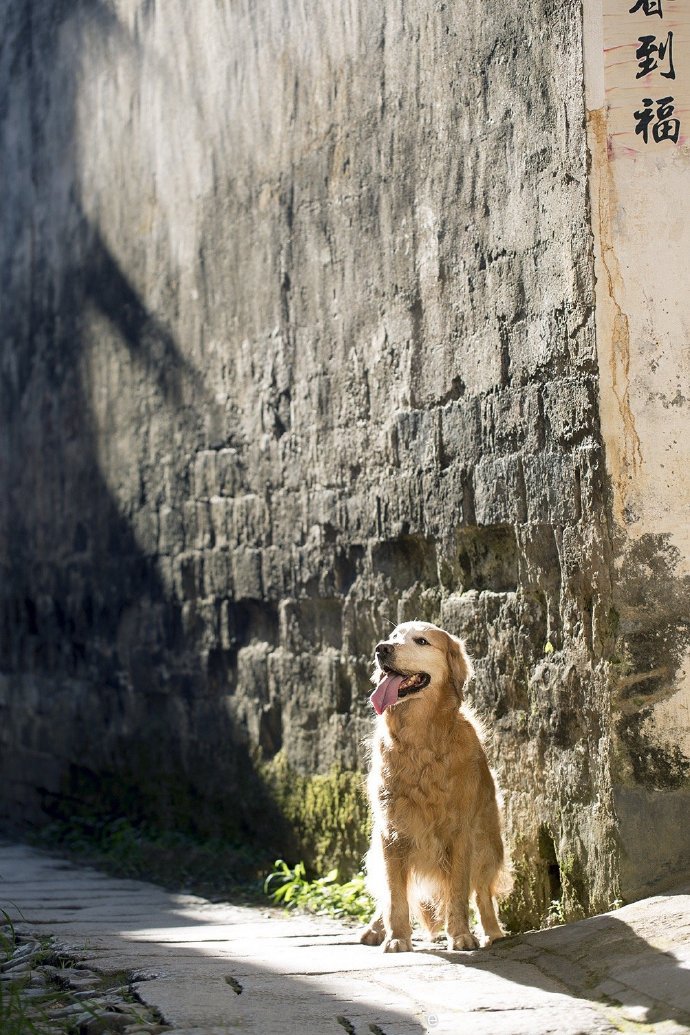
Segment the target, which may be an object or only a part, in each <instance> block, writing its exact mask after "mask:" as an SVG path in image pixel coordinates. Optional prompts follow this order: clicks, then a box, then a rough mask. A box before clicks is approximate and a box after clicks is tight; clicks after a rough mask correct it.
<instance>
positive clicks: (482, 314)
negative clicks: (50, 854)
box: [0, 0, 617, 917]
mask: <svg viewBox="0 0 690 1035" xmlns="http://www.w3.org/2000/svg"><path fill="white" fill-rule="evenodd" d="M2 8H3V24H5V25H6V30H5V33H4V35H3V39H2V42H1V43H0V46H1V47H2V53H1V56H0V84H1V86H2V96H3V97H4V98H5V103H4V105H3V107H2V110H1V111H0V132H1V133H2V149H3V155H4V159H3V171H4V175H5V188H4V192H3V196H4V204H3V206H2V210H1V212H0V219H1V220H2V226H1V227H0V231H1V234H0V240H1V241H2V246H1V255H0V261H1V262H2V277H3V294H2V299H1V300H0V304H1V305H2V328H3V350H2V382H1V392H2V396H1V407H2V414H3V422H2V443H1V449H0V463H1V464H2V471H1V473H2V479H3V484H5V485H6V486H8V490H7V491H6V492H4V493H3V496H2V500H1V501H0V521H1V522H2V524H1V525H0V528H1V530H2V565H3V569H2V574H3V579H2V593H3V603H2V607H3V611H2V615H3V619H2V627H1V628H2V673H3V674H2V676H1V677H0V731H1V732H0V737H1V738H2V756H1V757H2V763H1V764H2V786H3V799H4V803H3V804H4V808H5V810H6V812H7V813H8V814H10V815H12V816H13V817H14V818H15V819H16V818H17V817H18V816H24V817H31V818H32V819H33V820H35V821H39V820H40V817H41V816H42V815H43V814H44V813H45V811H46V810H48V811H50V810H51V809H52V808H54V807H55V803H56V801H59V800H60V798H61V797H63V798H64V796H69V795H75V794H80V793H83V788H84V787H85V786H87V785H88V784H89V782H90V781H93V782H95V783H96V784H97V785H99V781H102V780H103V778H104V776H108V775H109V776H110V777H112V775H113V774H119V775H118V777H117V779H116V780H115V781H114V782H113V781H111V785H114V786H116V787H119V788H120V789H121V790H122V788H125V789H127V791H128V793H131V794H132V795H134V796H135V797H136V798H137V801H138V806H139V807H141V808H143V809H144V810H146V811H147V812H148V813H149V814H152V815H154V816H156V817H157V818H159V819H160V818H161V817H162V818H163V819H166V817H167V819H168V821H170V820H171V819H172V820H175V821H180V820H179V817H180V815H181V813H182V812H183V811H184V810H186V813H185V814H186V815H189V814H193V815H194V817H195V821H196V822H197V824H198V826H199V827H200V828H201V829H205V830H218V829H226V830H231V829H236V828H239V829H248V828H250V827H251V825H252V823H253V822H254V819H253V815H252V810H251V808H249V807H248V806H247V807H245V803H246V802H247V801H249V798H248V797H247V795H246V794H245V791H243V792H242V795H241V796H238V794H237V792H236V788H237V787H238V786H242V787H245V786H246V784H247V779H246V778H247V773H248V772H249V771H250V770H251V767H252V764H253V762H252V759H253V758H255V757H256V753H257V752H259V754H261V755H262V756H263V757H264V758H265V759H270V758H272V757H274V756H275V755H276V754H277V753H278V752H279V751H283V752H284V753H286V754H287V757H288V760H289V762H290V763H291V764H293V765H294V766H295V767H297V768H298V769H300V770H301V771H303V772H305V773H313V772H324V771H326V770H327V769H328V768H329V767H330V766H331V765H332V764H333V763H337V764H338V765H339V766H343V767H345V768H357V767H362V766H364V765H365V752H364V748H363V739H364V738H365V736H366V734H367V731H368V729H369V723H370V714H369V708H368V705H367V693H368V676H369V671H370V658H371V654H372V648H373V646H374V644H375V643H376V641H377V640H378V639H379V638H380V637H381V635H382V634H383V633H385V630H386V629H387V628H388V627H389V622H393V623H395V622H397V621H398V620H401V619H404V618H412V617H420V618H425V619H431V620H434V621H438V622H440V623H441V624H442V625H444V626H446V627H447V628H449V629H450V630H451V631H452V632H454V633H458V634H460V635H463V636H465V637H466V638H467V640H468V643H469V646H470V649H471V651H472V652H473V654H474V656H475V659H476V667H477V678H476V682H475V684H474V687H473V689H472V698H473V701H474V702H475V704H476V707H477V709H478V711H479V712H480V714H481V715H482V716H483V717H484V718H485V719H486V720H487V723H488V726H489V727H490V728H491V729H492V730H493V731H495V732H494V735H493V737H492V740H491V744H490V750H491V753H492V757H493V759H494V761H495V764H496V765H497V767H498V769H499V771H500V775H501V780H502V784H503V787H504V789H505V793H506V807H507V817H508V827H509V834H510V837H511V840H512V843H513V846H514V852H515V856H516V860H517V863H518V870H519V875H520V877H521V879H520V881H519V885H520V889H521V891H520V893H521V894H522V895H523V896H524V899H525V901H524V902H523V903H522V905H520V904H519V903H518V905H517V906H516V909H518V908H520V909H522V913H523V917H529V916H535V917H536V916H537V915H540V914H543V912H544V911H545V909H546V908H547V907H548V903H549V901H550V900H551V899H554V898H558V897H559V896H560V895H561V894H564V895H565V901H566V905H567V906H568V907H569V908H570V907H572V908H573V909H577V908H579V907H581V908H582V909H585V910H590V909H593V908H597V907H601V906H606V905H607V904H608V902H609V901H610V900H611V899H612V898H613V897H614V896H615V894H616V890H617V886H616V879H617V878H616V872H617V870H616V866H617V863H616V856H615V851H614V848H613V839H614V817H613V809H612V798H611V786H610V778H609V734H610V716H609V703H608V688H607V682H606V678H605V673H604V667H603V660H604V659H605V657H606V656H607V654H608V653H609V652H610V650H611V644H612V637H613V634H614V633H615V627H614V626H615V621H614V617H613V616H612V613H611V610H610V562H609V546H608V543H609V539H608V532H607V509H606V483H605V470H604V462H603V454H602V446H601V441H600V438H599V431H598V416H597V376H598V375H597V361H596V352H595V336H594V318H593V305H594V294H593V292H594V281H593V264H592V245H591V233H590V229H589V223H588V200H587V151H586V138H585V121H584V104H583V70H582V43H581V10H580V4H579V2H576V0H559V2H555V0H531V2H530V3H528V4H525V3H524V2H522V0H505V2H504V3H501V4H495V5H489V4H485V3H482V2H480V0H467V2H466V3H462V4H459V3H434V4H432V5H428V4H421V3H416V2H409V3H400V2H395V0H387V2H383V3H381V4H371V3H357V2H355V3H347V4H346V3H334V4H325V5H324V4H317V3H307V4H301V5H300V4H296V3H287V4H280V3H278V2H267V3H263V4H260V5H256V4H253V3H251V2H249V0H246V2H244V3H233V4H230V3H228V4H222V3H217V2H213V0H199V2H198V3H197V4H195V5H194V12H193V15H192V14H190V13H189V10H190V9H189V6H188V5H187V4H184V3H182V2H181V0H166V3H165V4H156V3H155V2H153V0H149V2H141V3H136V2H133V0H118V2H116V3H113V4H106V3H105V2H104V0H100V2H98V0H94V2H93V3H90V4H83V3H78V2H76V0H75V2H72V3H69V2H57V0H46V2H45V3H43V4H41V5H40V6H38V5H31V4H29V3H24V4H10V3H9V2H7V0H5V2H3V4H2ZM181 777H182V778H181ZM122 793H123V795H124V791H123V792H122ZM247 794H248V792H247ZM125 797H126V796H125ZM128 800H129V799H128ZM238 802H239V803H238Z"/></svg>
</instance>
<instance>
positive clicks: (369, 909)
mask: <svg viewBox="0 0 690 1035" xmlns="http://www.w3.org/2000/svg"><path fill="white" fill-rule="evenodd" d="M264 891H265V893H266V894H267V895H268V897H269V898H270V899H271V900H272V901H273V902H274V903H275V904H276V905H279V906H285V907H286V908H287V909H304V910H306V911H307V912H310V913H316V914H317V915H319V916H333V917H336V918H338V919H345V918H347V917H352V918H353V919H355V920H361V921H363V922H366V921H368V920H369V919H370V917H371V914H372V913H373V911H374V902H373V899H372V898H371V896H370V895H369V893H368V891H367V889H366V885H365V878H364V874H363V873H357V874H356V875H355V876H354V877H352V878H351V880H348V881H345V882H344V883H343V884H341V883H339V881H338V871H337V870H331V871H330V873H327V874H326V875H325V877H318V878H316V879H315V880H309V879H308V877H307V872H306V867H305V865H304V863H302V862H299V863H297V864H296V866H294V867H292V868H291V867H290V866H288V864H287V863H286V862H285V861H284V860H283V859H278V860H276V863H275V865H274V867H273V871H272V873H269V875H268V877H267V878H266V880H265V882H264Z"/></svg>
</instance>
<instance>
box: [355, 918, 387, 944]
mask: <svg viewBox="0 0 690 1035" xmlns="http://www.w3.org/2000/svg"><path fill="white" fill-rule="evenodd" d="M385 937H386V932H385V931H384V929H383V924H382V923H381V922H380V921H378V922H376V923H373V924H369V926H368V927H365V928H364V930H363V931H362V933H361V934H360V936H359V940H360V942H361V944H362V945H380V944H381V942H382V941H383V939H384V938H385Z"/></svg>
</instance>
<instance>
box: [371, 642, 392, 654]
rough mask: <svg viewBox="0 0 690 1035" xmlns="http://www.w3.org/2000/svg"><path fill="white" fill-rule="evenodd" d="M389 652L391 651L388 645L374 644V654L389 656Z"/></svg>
mask: <svg viewBox="0 0 690 1035" xmlns="http://www.w3.org/2000/svg"><path fill="white" fill-rule="evenodd" d="M390 651H391V645H390V643H377V644H376V650H375V653H376V654H389V653H390Z"/></svg>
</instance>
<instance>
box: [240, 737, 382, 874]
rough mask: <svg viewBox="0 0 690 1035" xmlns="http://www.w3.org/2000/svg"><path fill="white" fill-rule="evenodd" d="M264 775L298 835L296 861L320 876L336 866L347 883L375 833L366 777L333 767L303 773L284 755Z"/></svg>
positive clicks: (264, 769) (262, 771) (264, 767)
mask: <svg viewBox="0 0 690 1035" xmlns="http://www.w3.org/2000/svg"><path fill="white" fill-rule="evenodd" d="M259 773H260V776H261V778H262V780H263V782H264V785H265V787H266V790H267V792H268V794H269V796H270V798H271V799H272V800H273V801H274V802H275V804H276V805H277V807H278V809H279V810H280V812H281V814H282V816H283V817H284V819H285V821H286V823H287V825H288V826H289V827H290V829H291V831H292V833H293V835H294V843H293V845H292V846H291V847H292V852H293V853H294V854H295V857H296V859H297V858H299V859H302V860H304V862H305V863H306V864H307V867H308V868H309V869H311V870H312V871H313V872H314V873H316V874H324V873H326V872H328V871H329V870H331V869H333V868H334V867H335V868H337V870H338V873H339V874H340V877H341V878H342V879H344V878H347V877H351V876H352V875H353V874H354V873H356V872H357V871H358V870H359V869H360V868H361V866H362V860H363V858H364V853H365V852H366V848H367V843H368V840H369V834H370V830H371V821H370V817H369V807H368V804H367V799H366V792H365V787H364V777H363V775H362V774H361V773H358V772H352V771H349V770H346V769H341V768H339V767H337V766H333V767H332V768H331V769H330V771H329V772H328V773H325V774H316V775H309V776H307V775H303V774H301V773H297V772H295V771H294V770H293V769H291V768H290V766H289V765H288V762H287V760H286V757H285V755H284V754H283V753H282V752H280V753H279V754H278V755H276V756H275V758H273V759H272V760H271V761H270V762H264V763H262V764H261V765H260V767H259Z"/></svg>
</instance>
